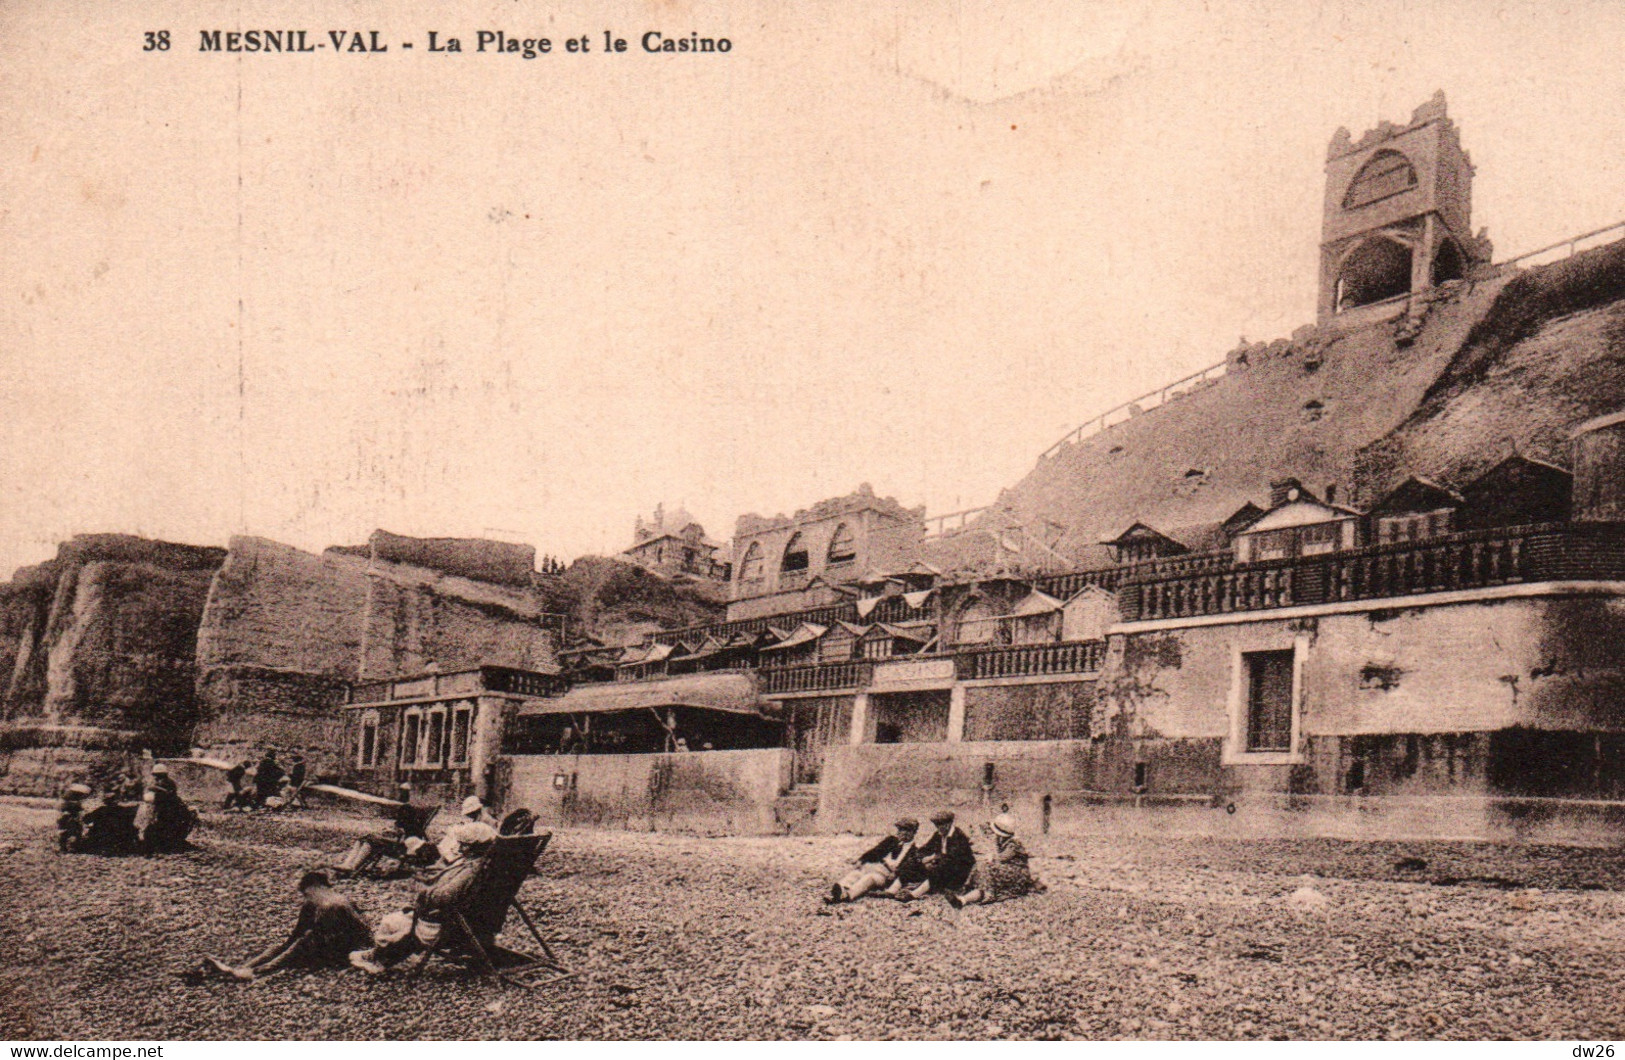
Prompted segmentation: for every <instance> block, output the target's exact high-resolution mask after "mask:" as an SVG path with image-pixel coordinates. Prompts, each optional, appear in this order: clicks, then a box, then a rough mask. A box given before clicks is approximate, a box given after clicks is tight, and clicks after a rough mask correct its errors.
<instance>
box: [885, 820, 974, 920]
mask: <svg viewBox="0 0 1625 1060" xmlns="http://www.w3.org/2000/svg"><path fill="white" fill-rule="evenodd" d="M931 823H932V824H933V825H934V826H936V831H935V832H934V833H932V835H931V837H930V838H929V839H927V840H926V841H925V842H924V843H923V844H921V846H920V864H921V866H922V867H923V868H924V869H925V882H924V883H922V884H920V885H919V886H918V887H914V888H913V889H911V890H905V891H904V892H903V894H906V895H908V896H909V897H912V898H924V897H925V896H926V895H928V894H932V893H936V894H941V893H943V892H944V891H960V890H963V889H964V887H965V881H966V880H968V879H970V874H971V870H972V869H974V868H975V867H976V851H975V850H973V849H971V845H970V836H968V835H966V834H965V830H964V829H962V828H959V827H957V826H956V825H955V824H954V815H953V812H952V811H950V810H941V811H938V812H937V813H934V814H932V815H931ZM899 897H901V896H899Z"/></svg>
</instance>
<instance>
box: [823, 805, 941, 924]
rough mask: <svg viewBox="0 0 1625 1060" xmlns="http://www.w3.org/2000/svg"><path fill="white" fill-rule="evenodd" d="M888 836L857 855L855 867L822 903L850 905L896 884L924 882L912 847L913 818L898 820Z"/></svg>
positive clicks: (915, 832)
mask: <svg viewBox="0 0 1625 1060" xmlns="http://www.w3.org/2000/svg"><path fill="white" fill-rule="evenodd" d="M892 827H893V829H894V831H893V832H892V834H891V835H889V836H887V837H886V838H884V839H882V840H881V841H880V842H878V843H876V844H875V845H874V846H872V847H870V848H869V849H868V850H866V851H864V852H863V853H862V854H859V855H858V867H857V868H855V869H853V870H852V871H851V872H849V873H847V874H846V875H845V876H843V877H842V878H841V880H840V882H838V883H833V884H831V885H830V888H829V897H828V898H826V899H825V901H826V902H827V903H828V904H830V905H834V904H835V903H837V902H853V901H856V900H857V899H859V898H862V897H863V896H864V895H866V894H869V893H871V892H874V891H878V890H881V889H883V888H886V887H889V886H894V885H898V884H908V885H909V886H915V885H917V884H919V883H920V881H922V880H924V879H925V871H924V869H922V868H921V867H920V856H919V851H918V850H917V849H916V848H915V846H914V839H915V836H917V835H918V834H919V831H920V822H919V821H916V820H915V819H914V818H912V817H903V818H900V819H899V820H898V821H897V823H896V824H895V825H893V826H892Z"/></svg>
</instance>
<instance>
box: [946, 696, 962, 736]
mask: <svg viewBox="0 0 1625 1060" xmlns="http://www.w3.org/2000/svg"><path fill="white" fill-rule="evenodd" d="M964 739H965V686H964V685H961V684H957V683H956V684H955V685H954V687H953V688H952V689H950V690H949V692H948V742H949V743H963V742H964Z"/></svg>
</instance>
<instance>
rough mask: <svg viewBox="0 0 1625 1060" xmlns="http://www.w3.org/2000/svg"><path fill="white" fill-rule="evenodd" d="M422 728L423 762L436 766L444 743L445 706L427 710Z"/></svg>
mask: <svg viewBox="0 0 1625 1060" xmlns="http://www.w3.org/2000/svg"><path fill="white" fill-rule="evenodd" d="M424 728H425V730H426V731H425V733H424V739H423V763H424V765H430V766H437V765H439V764H440V752H441V750H442V749H443V748H444V747H445V743H446V708H444V707H436V708H435V709H433V710H431V711H429V713H428V715H427V717H426V719H425V726H424Z"/></svg>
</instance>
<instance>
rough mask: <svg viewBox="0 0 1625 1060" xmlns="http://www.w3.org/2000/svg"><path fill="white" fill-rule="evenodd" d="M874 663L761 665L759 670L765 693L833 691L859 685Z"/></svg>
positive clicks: (863, 682) (866, 681)
mask: <svg viewBox="0 0 1625 1060" xmlns="http://www.w3.org/2000/svg"><path fill="white" fill-rule="evenodd" d="M873 672H874V665H873V664H872V663H869V662H863V661H854V662H836V663H822V664H818V665H814V666H780V667H764V668H763V669H761V670H760V671H758V673H759V674H760V678H761V687H762V691H763V692H764V693H767V694H769V695H772V694H774V693H781V694H782V693H786V692H834V691H839V690H843V689H852V688H862V687H864V686H865V685H867V684H868V683H869V676H870V674H872V673H873Z"/></svg>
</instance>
